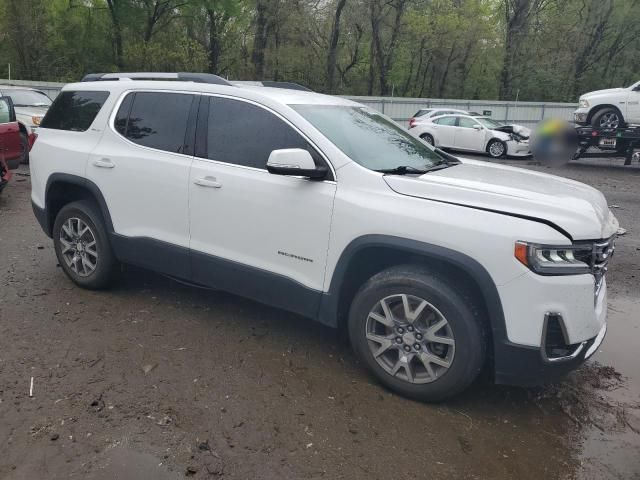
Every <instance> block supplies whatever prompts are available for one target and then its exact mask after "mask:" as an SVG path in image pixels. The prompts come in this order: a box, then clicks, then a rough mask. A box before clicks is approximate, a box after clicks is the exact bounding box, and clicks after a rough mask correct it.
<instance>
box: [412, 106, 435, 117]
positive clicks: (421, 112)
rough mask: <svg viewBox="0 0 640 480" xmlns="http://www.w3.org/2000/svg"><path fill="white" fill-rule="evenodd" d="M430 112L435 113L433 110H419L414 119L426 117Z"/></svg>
mask: <svg viewBox="0 0 640 480" xmlns="http://www.w3.org/2000/svg"><path fill="white" fill-rule="evenodd" d="M429 112H433V108H423V109H422V110H418V111H417V112H416V113H415V115H414V117H421V116H423V115H426V114H427V113H429Z"/></svg>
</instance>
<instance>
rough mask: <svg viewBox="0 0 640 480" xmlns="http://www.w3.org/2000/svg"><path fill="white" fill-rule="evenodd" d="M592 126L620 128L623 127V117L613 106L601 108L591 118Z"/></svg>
mask: <svg viewBox="0 0 640 480" xmlns="http://www.w3.org/2000/svg"><path fill="white" fill-rule="evenodd" d="M591 126H592V127H594V128H607V129H609V128H621V127H624V119H623V118H622V115H620V112H618V110H616V109H615V108H603V109H602V110H600V111H599V112H598V113H596V114H595V115H594V116H593V118H592V119H591Z"/></svg>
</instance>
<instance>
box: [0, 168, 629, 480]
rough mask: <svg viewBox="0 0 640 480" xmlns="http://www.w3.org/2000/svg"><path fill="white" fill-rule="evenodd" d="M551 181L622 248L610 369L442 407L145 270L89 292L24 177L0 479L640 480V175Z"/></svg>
mask: <svg viewBox="0 0 640 480" xmlns="http://www.w3.org/2000/svg"><path fill="white" fill-rule="evenodd" d="M511 163H516V164H518V165H521V166H524V167H525V168H533V169H536V170H543V171H550V170H549V169H547V168H545V167H542V166H537V165H533V164H532V163H531V162H527V161H523V162H511ZM555 173H558V174H560V175H564V176H567V177H570V178H574V179H577V180H580V181H583V182H586V183H589V184H591V185H594V186H596V187H597V188H599V189H601V190H602V191H603V192H604V193H605V195H606V196H607V198H608V201H609V203H610V204H611V205H612V207H613V210H614V211H615V213H616V215H617V216H618V218H619V220H620V223H621V225H622V226H623V227H625V228H626V229H627V230H628V232H627V234H626V235H624V236H622V237H620V238H619V241H618V249H617V252H616V258H615V259H614V262H613V265H612V268H611V272H610V276H609V282H610V310H609V314H610V320H609V322H610V330H609V334H608V337H607V339H606V340H605V343H604V344H603V346H602V349H601V351H600V352H598V353H597V354H596V356H595V358H594V359H593V360H591V361H589V362H588V363H587V364H586V365H585V366H584V367H582V368H581V369H580V370H578V371H577V372H574V373H573V374H571V375H570V377H569V378H568V379H567V380H566V381H565V382H563V383H562V384H559V385H552V386H548V387H545V388H539V389H518V388H509V387H498V386H494V385H492V384H491V383H490V382H489V381H488V379H487V378H483V379H481V380H480V381H479V382H477V384H476V385H475V386H474V387H473V388H472V389H471V390H470V391H468V392H466V393H465V394H463V395H461V396H460V397H459V398H457V399H455V400H452V401H449V402H446V403H443V404H439V405H428V404H421V403H418V402H414V401H410V400H406V399H404V398H401V397H399V396H397V395H394V394H392V393H390V392H389V391H387V390H385V389H384V388H382V387H381V386H379V385H378V384H376V383H375V382H374V381H372V380H371V378H370V377H369V376H368V375H367V373H366V371H365V370H364V368H363V367H362V366H361V365H359V364H358V362H357V361H356V360H355V358H354V356H353V355H352V353H351V351H350V349H349V347H348V346H347V345H345V343H344V342H343V341H341V340H340V339H339V338H338V336H337V335H336V334H335V333H334V332H333V331H332V330H329V329H326V328H324V327H321V326H319V325H316V324H313V323H311V322H309V321H306V320H304V319H302V318H299V317H297V316H295V315H292V314H289V313H286V312H283V311H279V310H275V309H272V308H268V307H265V306H262V305H259V304H256V303H253V302H250V301H247V300H244V299H241V298H238V297H234V296H231V295H228V294H225V293H221V292H212V291H207V290H201V289H196V288H192V287H188V286H184V285H181V284H178V283H175V282H173V281H171V280H169V279H166V278H164V277H161V276H158V275H155V274H152V273H148V272H144V271H141V270H137V269H133V268H127V269H126V270H124V271H123V274H122V278H121V280H120V281H119V284H118V286H117V287H115V288H113V289H112V290H109V291H102V292H91V291H85V290H81V289H79V288H77V287H75V286H74V285H73V284H72V283H71V282H70V281H69V280H68V279H67V278H66V277H65V275H64V274H63V272H62V270H61V269H60V268H59V267H58V266H57V265H56V259H55V255H54V251H53V247H52V243H51V241H50V239H48V238H47V237H46V236H45V235H44V234H43V233H42V231H41V230H40V227H39V226H38V225H37V223H36V220H35V218H34V217H33V214H32V212H31V205H30V200H29V195H30V183H29V176H28V170H27V169H22V170H20V171H19V172H18V175H16V176H15V177H14V181H13V183H12V184H11V185H10V186H9V187H7V188H6V189H5V191H4V192H3V193H2V195H1V196H0V252H1V254H0V272H1V273H0V478H1V479H57V478H81V479H115V478H118V479H129V478H130V479H147V478H148V479H173V478H182V477H185V476H188V477H192V478H225V479H283V478H284V479H309V478H328V479H340V478H344V479H378V478H379V479H388V478H416V479H422V478H430V477H432V476H437V477H438V478H455V479H459V478H460V479H467V478H468V479H510V478H548V479H554V478H558V479H573V478H594V479H599V478H620V479H633V478H640V360H639V357H638V348H639V346H640V300H639V298H638V297H639V293H638V292H639V290H640V287H639V281H640V168H638V167H631V168H623V167H621V166H620V165H619V164H618V163H616V162H605V161H600V162H599V161H594V162H580V163H573V164H570V165H569V166H566V167H563V168H561V169H558V170H555ZM558 201H559V202H561V201H562V199H558ZM31 378H33V396H32V397H30V396H29V390H30V382H31Z"/></svg>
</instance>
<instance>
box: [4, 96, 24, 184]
mask: <svg viewBox="0 0 640 480" xmlns="http://www.w3.org/2000/svg"><path fill="white" fill-rule="evenodd" d="M22 149H23V146H22V142H21V139H20V128H19V126H18V122H16V112H15V110H14V109H13V103H12V102H11V99H10V98H7V97H0V192H1V191H2V190H3V189H4V187H6V186H7V183H9V180H10V179H11V170H13V169H16V168H18V165H20V158H21V157H22Z"/></svg>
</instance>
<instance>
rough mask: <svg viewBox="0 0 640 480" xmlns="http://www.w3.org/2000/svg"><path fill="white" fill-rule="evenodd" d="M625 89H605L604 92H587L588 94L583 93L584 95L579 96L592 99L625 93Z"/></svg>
mask: <svg viewBox="0 0 640 480" xmlns="http://www.w3.org/2000/svg"><path fill="white" fill-rule="evenodd" d="M625 90H626V88H606V89H604V90H595V91H593V92H589V93H585V94H584V95H581V96H580V98H586V99H589V98H593V97H599V96H601V95H609V94H611V93H619V92H623V91H625Z"/></svg>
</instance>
